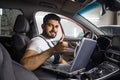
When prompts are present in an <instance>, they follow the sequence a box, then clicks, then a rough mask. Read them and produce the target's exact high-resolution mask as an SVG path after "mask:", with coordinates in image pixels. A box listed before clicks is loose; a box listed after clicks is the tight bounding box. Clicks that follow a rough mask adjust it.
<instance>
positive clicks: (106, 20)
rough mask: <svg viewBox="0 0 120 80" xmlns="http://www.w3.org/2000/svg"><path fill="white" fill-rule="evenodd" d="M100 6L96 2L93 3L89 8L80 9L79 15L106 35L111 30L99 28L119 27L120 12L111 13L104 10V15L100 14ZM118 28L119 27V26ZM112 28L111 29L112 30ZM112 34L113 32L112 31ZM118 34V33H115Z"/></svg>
mask: <svg viewBox="0 0 120 80" xmlns="http://www.w3.org/2000/svg"><path fill="white" fill-rule="evenodd" d="M102 12H103V11H102V6H101V5H100V3H98V2H94V3H92V4H90V5H89V6H87V7H85V8H84V9H81V10H80V11H79V14H80V15H81V16H83V17H84V18H86V19H87V20H88V21H90V22H91V23H93V24H94V25H95V26H96V27H98V28H99V29H101V31H103V32H105V33H107V34H113V33H111V29H109V28H100V27H106V26H108V27H110V26H111V25H114V26H116V25H120V20H119V19H120V15H119V14H120V11H117V12H113V11H110V10H106V12H105V14H103V13H102ZM119 27H120V26H119ZM113 29H114V28H112V30H113ZM113 32H114V31H113ZM117 34H119V33H117Z"/></svg>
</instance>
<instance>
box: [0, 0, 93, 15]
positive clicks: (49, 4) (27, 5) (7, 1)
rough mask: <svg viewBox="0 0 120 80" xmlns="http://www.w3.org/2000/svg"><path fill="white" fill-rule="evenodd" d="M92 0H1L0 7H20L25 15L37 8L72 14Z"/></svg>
mask: <svg viewBox="0 0 120 80" xmlns="http://www.w3.org/2000/svg"><path fill="white" fill-rule="evenodd" d="M92 1H93V0H81V1H80V0H1V1H0V7H1V8H16V9H21V10H22V11H23V12H24V15H25V16H31V14H33V13H35V12H36V11H38V10H41V11H50V12H56V13H59V14H63V15H66V16H69V15H70V16H72V15H74V14H75V13H76V12H77V11H79V10H80V9H82V8H83V7H85V6H87V5H88V4H89V3H91V2H92Z"/></svg>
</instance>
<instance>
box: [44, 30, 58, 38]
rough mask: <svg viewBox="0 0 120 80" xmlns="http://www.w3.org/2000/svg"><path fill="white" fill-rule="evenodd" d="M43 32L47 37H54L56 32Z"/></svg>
mask: <svg viewBox="0 0 120 80" xmlns="http://www.w3.org/2000/svg"><path fill="white" fill-rule="evenodd" d="M44 33H45V36H46V37H47V38H55V37H56V33H55V32H51V31H50V32H49V33H47V32H44Z"/></svg>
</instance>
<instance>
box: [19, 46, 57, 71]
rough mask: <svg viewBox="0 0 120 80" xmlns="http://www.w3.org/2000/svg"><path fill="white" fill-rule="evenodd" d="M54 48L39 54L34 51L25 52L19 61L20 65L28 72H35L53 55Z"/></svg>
mask: <svg viewBox="0 0 120 80" xmlns="http://www.w3.org/2000/svg"><path fill="white" fill-rule="evenodd" d="M54 51H55V50H54V48H50V49H48V50H46V51H44V52H42V53H40V54H38V53H37V52H36V51H34V50H27V51H26V52H25V54H24V57H23V58H22V59H21V64H22V65H23V66H24V67H26V68H27V69H28V70H31V71H33V70H35V69H37V68H38V67H39V66H40V65H42V64H43V63H44V62H45V61H46V60H47V59H48V58H50V57H51V56H52V55H53V54H54Z"/></svg>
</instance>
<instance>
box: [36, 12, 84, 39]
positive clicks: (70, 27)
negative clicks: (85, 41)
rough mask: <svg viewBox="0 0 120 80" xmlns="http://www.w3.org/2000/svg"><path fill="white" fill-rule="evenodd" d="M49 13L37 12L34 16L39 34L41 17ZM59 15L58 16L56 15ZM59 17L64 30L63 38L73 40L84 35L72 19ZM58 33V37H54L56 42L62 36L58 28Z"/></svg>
mask: <svg viewBox="0 0 120 80" xmlns="http://www.w3.org/2000/svg"><path fill="white" fill-rule="evenodd" d="M48 13H50V12H43V11H38V12H37V13H36V14H35V20H36V24H37V27H38V31H39V34H40V33H41V32H42V28H41V24H42V23H43V17H44V16H45V15H46V14H48ZM55 14H56V13H55ZM57 15H59V14H57ZM59 16H60V17H61V25H62V28H63V30H64V34H65V36H69V37H73V38H81V37H82V36H83V35H84V31H83V29H82V28H81V27H80V25H78V24H77V23H76V22H75V21H73V20H72V19H70V18H68V17H65V16H62V15H59ZM59 29H60V31H59V32H58V35H57V36H56V38H55V39H56V40H59V39H60V38H61V35H62V30H61V28H59Z"/></svg>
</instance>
